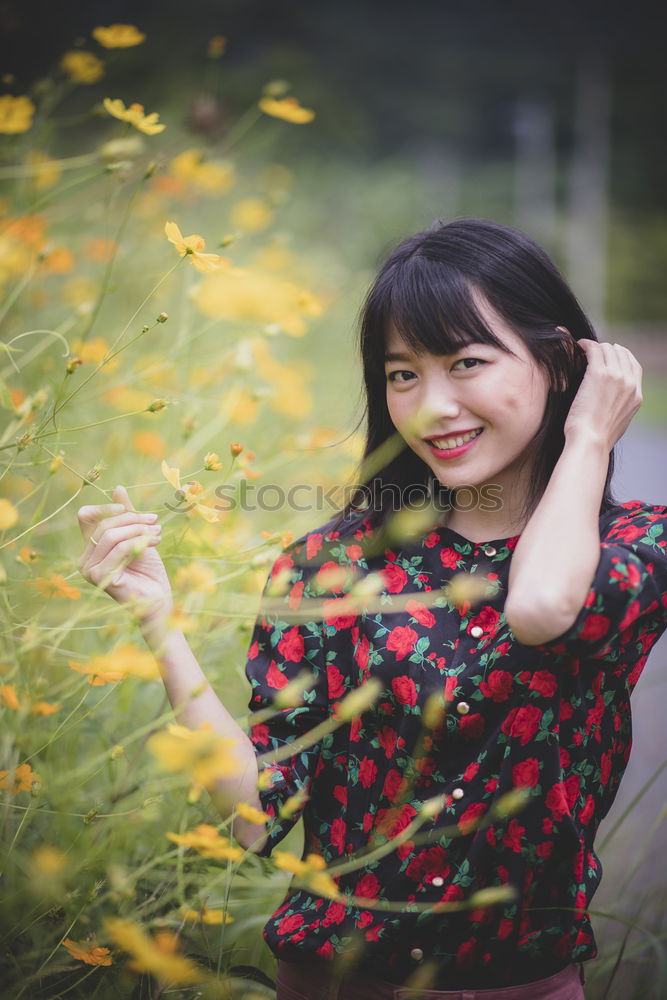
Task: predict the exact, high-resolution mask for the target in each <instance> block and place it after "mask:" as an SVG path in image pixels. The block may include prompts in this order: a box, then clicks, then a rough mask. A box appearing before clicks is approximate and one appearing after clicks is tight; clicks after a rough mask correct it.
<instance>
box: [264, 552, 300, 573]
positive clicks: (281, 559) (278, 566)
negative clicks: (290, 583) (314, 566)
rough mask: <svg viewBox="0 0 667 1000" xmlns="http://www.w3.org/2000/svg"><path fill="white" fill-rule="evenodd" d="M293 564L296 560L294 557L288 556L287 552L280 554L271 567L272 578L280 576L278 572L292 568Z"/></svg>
mask: <svg viewBox="0 0 667 1000" xmlns="http://www.w3.org/2000/svg"><path fill="white" fill-rule="evenodd" d="M293 565H294V560H293V559H292V557H291V556H288V555H286V554H285V555H282V556H278V558H277V559H276V561H275V562H274V564H273V566H272V567H271V573H270V574H269V575H270V576H271V579H273V577H274V576H278V573H282V571H283V570H284V569H291V568H292V566H293Z"/></svg>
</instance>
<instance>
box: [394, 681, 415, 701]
mask: <svg viewBox="0 0 667 1000" xmlns="http://www.w3.org/2000/svg"><path fill="white" fill-rule="evenodd" d="M391 689H392V691H393V692H394V697H395V698H396V701H398V702H400V704H401V705H416V704H417V688H416V687H415V682H414V681H413V679H412V677H406V676H405V675H403V676H402V677H392V679H391Z"/></svg>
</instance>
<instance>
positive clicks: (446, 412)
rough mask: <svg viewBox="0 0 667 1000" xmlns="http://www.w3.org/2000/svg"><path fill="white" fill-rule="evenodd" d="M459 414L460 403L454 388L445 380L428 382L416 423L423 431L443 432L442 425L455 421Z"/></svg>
mask: <svg viewBox="0 0 667 1000" xmlns="http://www.w3.org/2000/svg"><path fill="white" fill-rule="evenodd" d="M460 413H461V403H460V401H459V398H458V394H457V392H456V387H455V386H454V385H452V383H451V381H450V380H449V379H447V378H438V379H433V380H432V381H429V383H428V384H427V385H426V386H425V389H424V394H423V396H422V399H421V401H420V406H419V412H418V415H417V423H418V425H419V426H420V427H421V428H422V429H423V430H424V431H436V430H445V429H446V428H445V427H443V426H442V425H443V424H444V423H445V422H448V421H450V420H456V419H457V417H458V416H459V414H460Z"/></svg>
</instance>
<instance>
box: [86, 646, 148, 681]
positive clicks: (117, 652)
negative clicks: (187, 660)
mask: <svg viewBox="0 0 667 1000" xmlns="http://www.w3.org/2000/svg"><path fill="white" fill-rule="evenodd" d="M67 662H68V663H69V665H70V667H71V668H72V670H76V671H78V672H79V673H80V674H87V675H88V683H89V684H92V685H93V686H94V687H101V686H102V685H104V684H117V683H118V681H122V680H123V678H124V677H138V678H139V679H140V680H144V681H154V680H159V678H160V670H159V667H158V665H157V663H156V661H155V658H154V657H153V654H152V653H149V652H148V651H145V650H142V649H139V648H138V647H137V646H135V645H134V643H131V642H125V643H120V644H119V645H117V646H115V647H114V648H113V649H112V650H111V652H110V653H102V654H101V655H99V656H93V657H92V659H90V660H88V662H87V663H78V662H77V661H76V660H68V661H67Z"/></svg>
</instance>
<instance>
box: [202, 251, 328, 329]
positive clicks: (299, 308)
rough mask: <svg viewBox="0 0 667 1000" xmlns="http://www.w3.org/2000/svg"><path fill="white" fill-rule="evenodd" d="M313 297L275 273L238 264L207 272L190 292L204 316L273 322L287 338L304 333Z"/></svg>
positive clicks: (251, 321)
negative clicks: (237, 265) (241, 266)
mask: <svg viewBox="0 0 667 1000" xmlns="http://www.w3.org/2000/svg"><path fill="white" fill-rule="evenodd" d="M313 298H314V297H313V296H305V295H304V289H303V288H300V287H299V286H298V285H296V284H294V283H293V282H291V281H286V280H285V279H284V278H283V277H281V276H280V275H278V274H272V273H271V272H268V271H260V270H259V269H254V268H253V269H250V268H239V267H233V268H232V267H230V268H227V269H226V270H224V271H220V272H219V273H217V274H211V275H207V277H206V278H205V279H204V281H203V282H202V283H201V285H200V286H199V287H198V288H197V289H196V291H195V295H194V301H195V304H196V306H197V308H198V309H199V310H200V312H202V313H203V314H204V315H205V316H209V317H215V318H216V319H225V320H232V321H237V320H240V321H244V322H249V323H252V324H253V325H256V324H257V323H262V324H264V325H267V324H275V325H277V326H279V327H280V328H281V329H282V330H284V332H285V333H286V334H288V336H290V337H302V336H303V335H304V334H305V333H306V332H307V330H308V325H307V323H306V321H305V317H308V316H312V315H313Z"/></svg>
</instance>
